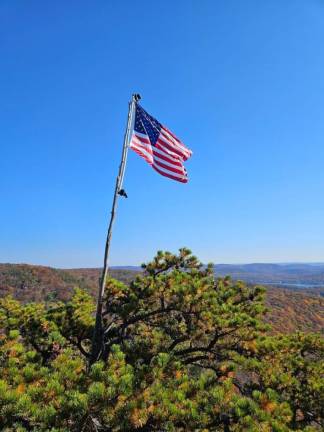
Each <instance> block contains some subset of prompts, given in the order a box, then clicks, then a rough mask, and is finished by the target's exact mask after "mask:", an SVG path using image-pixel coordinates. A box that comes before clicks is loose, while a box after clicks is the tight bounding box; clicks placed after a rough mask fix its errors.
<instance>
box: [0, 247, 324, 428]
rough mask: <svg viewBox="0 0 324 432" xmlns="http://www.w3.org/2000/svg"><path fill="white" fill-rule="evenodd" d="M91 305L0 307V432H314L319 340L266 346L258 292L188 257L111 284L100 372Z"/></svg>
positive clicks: (157, 262)
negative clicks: (92, 354)
mask: <svg viewBox="0 0 324 432" xmlns="http://www.w3.org/2000/svg"><path fill="white" fill-rule="evenodd" d="M94 308H95V305H94V300H93V298H92V297H91V295H89V294H88V293H87V292H86V291H84V290H80V289H77V290H76V291H75V293H74V295H73V297H72V298H71V299H70V300H68V301H67V302H60V301H55V302H54V301H53V302H51V303H49V304H46V305H45V304H42V303H28V304H21V303H20V302H19V301H17V300H14V299H13V298H11V297H6V298H4V299H2V300H0V327H1V330H0V332H1V333H0V368H1V377H0V429H1V430H2V431H7V432H13V431H18V432H23V431H39V432H42V431H52V432H67V431H107V432H108V431H111V432H115V431H116V432H117V431H125V432H126V431H160V432H162V431H170V432H171V431H189V432H190V431H192V432H194V431H201V432H208V431H215V432H216V431H224V432H228V431H233V432H235V431H251V432H253V431H255V432H259V431H269V432H270V431H277V432H279V431H282V432H285V431H308V432H311V431H317V430H321V428H322V427H323V423H322V422H323V412H322V406H323V405H324V400H323V394H324V383H323V351H324V344H323V340H322V338H321V337H320V336H319V335H317V334H307V335H306V334H302V333H295V334H291V335H280V334H278V335H271V336H269V327H268V325H267V324H264V322H263V319H262V318H263V315H264V313H265V306H264V289H263V288H262V287H249V286H246V285H245V284H244V283H242V282H234V281H232V280H231V279H230V278H215V276H214V272H213V268H212V266H209V267H207V268H206V267H203V266H201V265H200V263H199V261H198V260H197V259H196V258H195V257H194V256H192V255H191V253H190V251H189V250H187V249H181V250H180V252H179V254H178V255H173V254H171V253H168V252H164V253H162V252H159V253H158V254H157V256H156V257H155V258H154V259H153V261H152V262H150V263H148V264H147V265H145V266H144V271H143V273H141V274H139V275H138V276H137V277H136V279H135V280H134V281H132V282H131V283H130V284H124V283H122V282H118V281H116V280H113V279H110V280H109V281H108V284H107V288H106V297H105V309H104V316H103V323H104V339H103V344H102V349H101V353H100V361H98V362H96V363H95V364H93V365H92V367H91V369H90V370H88V367H87V365H88V359H89V351H90V340H91V335H92V331H93V325H94V315H93V313H94Z"/></svg>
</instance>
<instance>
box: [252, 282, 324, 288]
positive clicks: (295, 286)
mask: <svg viewBox="0 0 324 432" xmlns="http://www.w3.org/2000/svg"><path fill="white" fill-rule="evenodd" d="M255 283H258V284H260V285H281V286H287V287H291V288H301V289H302V288H321V287H323V288H324V286H323V284H305V283H289V282H255Z"/></svg>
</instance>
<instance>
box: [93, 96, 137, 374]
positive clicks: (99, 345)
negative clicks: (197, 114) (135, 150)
mask: <svg viewBox="0 0 324 432" xmlns="http://www.w3.org/2000/svg"><path fill="white" fill-rule="evenodd" d="M140 99H141V97H140V95H139V94H133V95H132V99H131V101H130V102H129V109H128V117H127V126H126V131H125V135H124V144H123V151H122V157H121V162H120V165H119V171H118V175H117V178H116V186H115V193H114V198H113V202H112V208H111V216H110V222H109V226H108V232H107V238H106V246H105V255H104V266H103V269H102V274H101V278H100V280H99V291H98V299H97V311H96V322H95V327H94V331H93V337H92V347H91V353H90V358H89V368H90V367H91V365H92V364H93V363H94V362H96V361H97V360H99V358H100V355H101V353H102V351H103V348H104V346H103V344H104V341H103V328H102V306H103V296H104V292H105V286H106V280H107V275H108V258H109V250H110V242H111V234H112V228H113V224H114V220H115V215H116V209H117V202H118V197H119V196H124V197H127V195H126V193H125V191H124V190H123V189H122V186H123V180H124V174H125V168H126V161H127V153H128V147H129V141H130V133H131V128H132V124H133V120H134V113H135V107H136V103H137V102H138V101H139V100H140Z"/></svg>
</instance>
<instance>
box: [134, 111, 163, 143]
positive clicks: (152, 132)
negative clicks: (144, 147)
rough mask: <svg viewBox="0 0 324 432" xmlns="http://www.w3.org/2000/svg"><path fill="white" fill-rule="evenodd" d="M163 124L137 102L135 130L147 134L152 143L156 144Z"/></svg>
mask: <svg viewBox="0 0 324 432" xmlns="http://www.w3.org/2000/svg"><path fill="white" fill-rule="evenodd" d="M161 128H162V125H161V124H160V123H159V122H158V121H157V120H155V118H154V117H152V116H150V114H148V113H147V112H146V111H145V110H144V109H143V108H142V107H141V106H140V105H138V104H136V113H135V123H134V130H135V132H139V133H141V134H144V135H147V136H148V138H149V140H150V141H151V144H152V145H155V143H156V141H157V140H158V138H159V135H160V130H161Z"/></svg>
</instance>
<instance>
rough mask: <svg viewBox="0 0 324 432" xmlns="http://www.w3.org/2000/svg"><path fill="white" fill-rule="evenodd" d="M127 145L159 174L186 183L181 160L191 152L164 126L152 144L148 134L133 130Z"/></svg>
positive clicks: (186, 157) (186, 178)
mask: <svg viewBox="0 0 324 432" xmlns="http://www.w3.org/2000/svg"><path fill="white" fill-rule="evenodd" d="M129 146H130V148H131V149H133V150H134V151H135V152H136V153H137V154H138V155H140V156H141V157H142V158H143V159H145V160H146V162H147V163H149V164H150V165H151V166H152V168H154V169H155V171H157V172H158V173H159V174H161V175H163V176H165V177H169V178H171V179H172V180H176V181H179V182H181V183H187V181H188V176H187V171H186V169H185V167H184V166H183V162H184V161H186V160H187V159H188V158H189V157H190V156H191V155H192V152H191V150H189V149H188V148H187V147H186V146H185V145H184V144H183V143H182V142H181V141H180V140H179V139H178V138H177V137H176V136H175V135H173V133H172V132H170V131H169V130H168V129H167V128H166V127H164V126H163V127H162V129H161V131H160V135H159V137H158V139H157V142H156V143H155V145H154V146H152V144H151V142H150V140H149V137H148V135H145V134H141V133H139V132H136V131H133V135H132V137H131V140H130V144H129Z"/></svg>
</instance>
